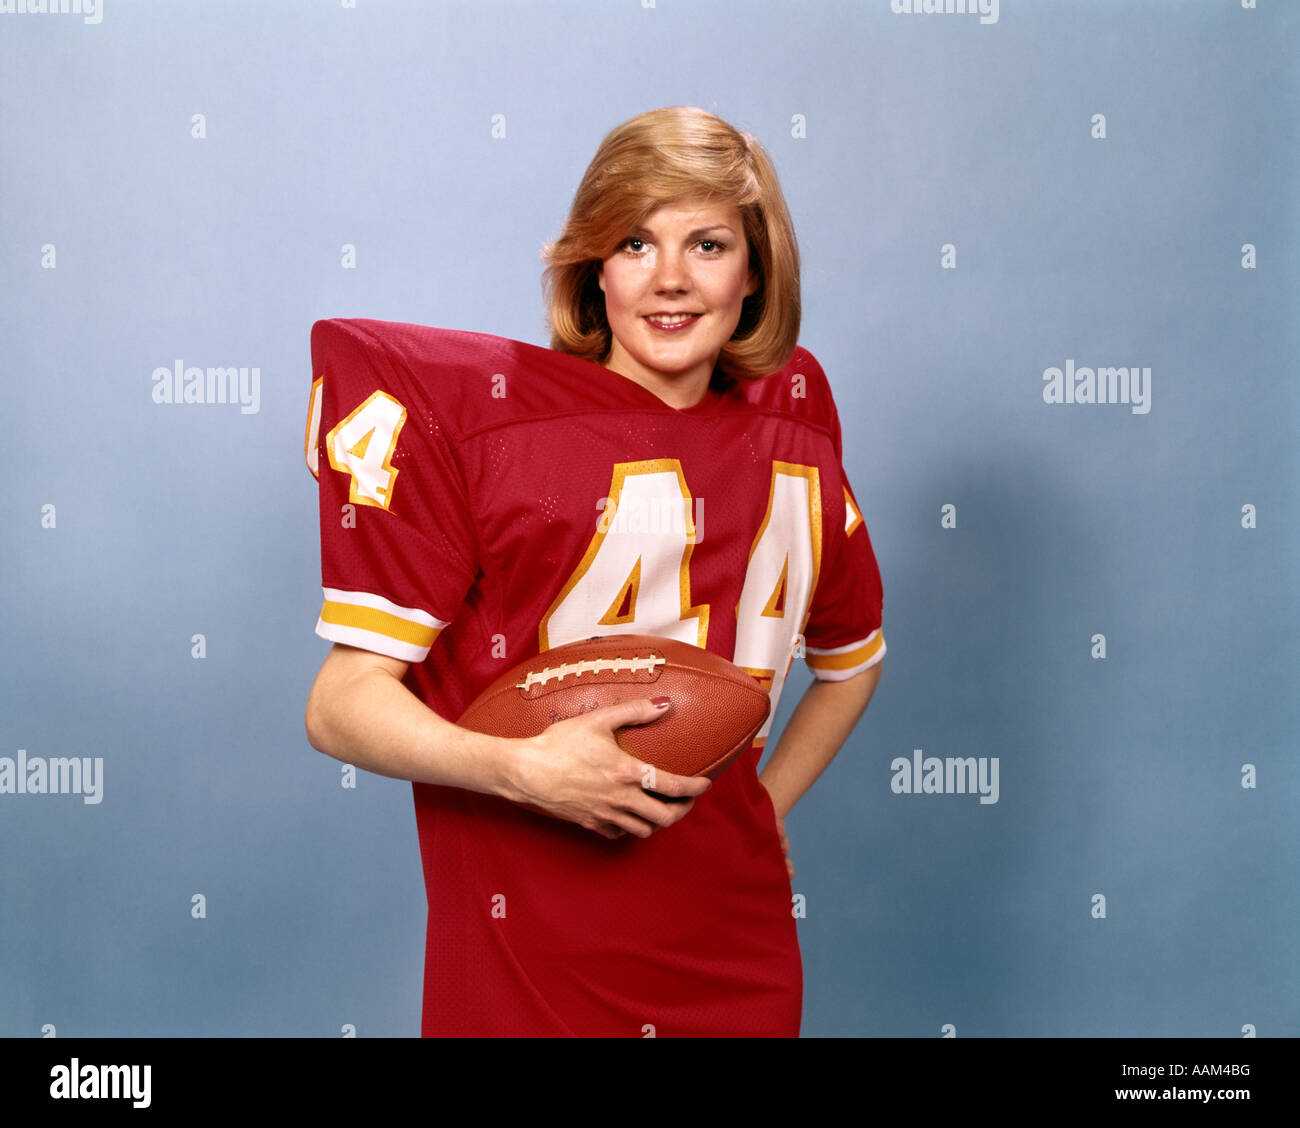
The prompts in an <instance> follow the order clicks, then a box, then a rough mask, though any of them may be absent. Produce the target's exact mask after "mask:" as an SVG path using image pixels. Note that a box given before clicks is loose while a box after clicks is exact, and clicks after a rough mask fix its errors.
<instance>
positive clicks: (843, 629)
mask: <svg viewBox="0 0 1300 1128" xmlns="http://www.w3.org/2000/svg"><path fill="white" fill-rule="evenodd" d="M823 378H824V377H823ZM824 387H825V389H826V396H827V399H828V401H829V411H830V422H831V432H832V436H833V438H834V444H835V456H836V458H837V459H838V460H839V462H840V467H839V481H838V482H837V483H836V486H835V487H833V488H835V489H837V491H838V494H839V498H840V499H842V501H843V508H842V509H841V507H840V505H838V504H831V502H830V499H829V498H824V499H823V513H824V517H825V519H826V521H827V523H828V524H830V523H832V522H833V524H834V527H831V528H824V529H823V534H824V541H825V544H826V546H827V552H826V558H825V560H824V561H823V572H822V575H821V576H820V577H819V580H818V584H817V590H816V592H815V593H814V595H813V603H812V608H811V611H810V613H809V616H808V622H807V624H806V625H805V627H804V660H805V661H806V662H807V664H808V668H809V669H810V670H811V671H812V673H813V676H814V677H817V678H820V679H821V680H823V681H845V680H847V679H848V678H851V677H853V676H854V675H856V674H860V673H862V672H863V671H864V670H866V669H868V668H870V667H871V666H874V665H875V664H876V663H877V662H879V661H880V660H881V659H882V658H884V656H885V636H884V634H883V633H882V630H881V614H882V609H883V591H882V586H881V580H880V569H879V567H878V565H877V564H876V554H875V552H874V550H873V549H872V547H871V537H870V535H869V534H868V532H867V525H866V522H865V521H864V520H863V518H862V509H861V507H860V506H859V505H858V501H857V498H856V496H855V495H854V493H853V489H852V487H851V486H850V485H849V479H848V475H847V474H846V473H845V472H844V467H843V446H842V440H841V435H840V421H839V414H838V412H837V411H836V410H835V404H834V401H833V400H831V399H830V385H829V383H826V384H825V385H824ZM841 515H842V519H841Z"/></svg>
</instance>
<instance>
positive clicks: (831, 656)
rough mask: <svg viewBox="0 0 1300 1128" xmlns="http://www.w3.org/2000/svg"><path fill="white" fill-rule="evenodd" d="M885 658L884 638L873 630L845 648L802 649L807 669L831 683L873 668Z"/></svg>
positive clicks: (877, 631) (811, 647)
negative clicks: (869, 667) (870, 667)
mask: <svg viewBox="0 0 1300 1128" xmlns="http://www.w3.org/2000/svg"><path fill="white" fill-rule="evenodd" d="M884 656H885V636H884V635H883V634H882V633H881V632H880V631H879V630H874V631H872V632H871V634H870V635H868V636H867V637H866V638H865V639H863V640H862V641H860V642H851V643H849V644H848V645H847V646H835V647H831V648H829V649H825V650H823V649H820V648H817V647H813V646H808V647H805V648H804V660H805V661H806V662H807V663H808V668H809V669H811V670H812V672H813V673H814V674H815V675H817V676H819V677H826V678H829V679H830V680H832V681H836V680H840V679H842V678H849V677H852V676H853V675H854V674H859V673H861V672H862V671H863V670H865V669H866V668H867V667H868V666H874V665H875V664H876V663H877V662H878V661H880V659H881V658H883V657H884Z"/></svg>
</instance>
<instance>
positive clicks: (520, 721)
mask: <svg viewBox="0 0 1300 1128" xmlns="http://www.w3.org/2000/svg"><path fill="white" fill-rule="evenodd" d="M641 697H668V698H671V700H672V704H673V707H672V708H671V709H670V710H669V711H668V713H667V714H666V715H665V716H663V717H661V718H659V719H658V720H656V721H653V722H651V723H649V724H644V725H629V726H626V727H624V728H621V729H619V730H618V732H617V736H616V739H617V740H618V744H619V747H621V748H622V749H623V750H624V751H625V752H627V753H629V754H630V755H632V756H635V757H636V758H637V759H639V760H642V761H644V762H645V763H647V764H652V765H654V766H655V767H656V768H661V769H663V770H664V771H668V772H672V773H674V774H676V775H685V776H697V775H703V776H708V777H709V778H710V779H716V778H717V777H718V776H719V775H720V774H721V773H722V771H723V770H724V769H725V768H726V767H727V765H728V764H730V763H731V761H732V760H734V759H735V758H736V757H737V756H739V755H740V754H741V753H742V752H744V751H745V750H746V749H747V748H748V747H749V746H750V744H751V743H752V741H753V739H754V736H755V735H756V734H757V733H758V730H759V729H760V728H762V727H763V722H764V721H766V720H767V714H768V710H769V709H770V707H771V705H770V702H769V700H768V696H767V692H766V691H765V690H764V689H763V687H762V686H761V685H760V684H759V683H758V681H757V679H755V678H754V677H753V676H751V675H750V674H747V673H745V671H744V670H742V669H740V668H739V667H738V666H734V665H732V664H731V663H730V662H728V661H727V660H726V659H725V658H720V657H719V656H718V655H716V654H711V653H709V651H707V650H701V649H700V648H699V647H698V646H691V645H690V644H689V643H685V642H677V641H675V640H673V639H668V638H658V637H656V636H653V635H608V636H603V637H597V638H589V639H586V640H585V641H583V642H573V643H569V644H568V645H567V646H558V647H556V648H554V649H553V650H547V651H544V652H543V653H541V654H538V655H536V656H534V657H532V658H529V659H528V660H527V661H525V662H520V663H519V665H517V666H515V667H514V668H513V669H511V670H509V671H507V672H506V673H504V674H502V675H501V677H499V678H498V679H497V680H496V681H495V682H493V683H492V684H491V685H490V686H488V687H487V689H485V690H484V691H483V692H482V693H481V694H480V695H479V696H478V697H477V698H476V699H475V700H474V702H473V703H472V704H471V705H470V707H469V708H468V709H467V710H466V711H465V713H464V715H463V716H462V717H461V718H460V720H459V721H457V722H456V723H457V724H458V725H460V726H461V727H462V728H467V729H471V730H472V731H474V732H482V733H487V734H489V735H491V736H505V737H530V736H536V735H538V734H539V733H541V732H543V731H545V730H546V729H547V728H549V727H550V726H551V725H552V724H554V723H555V722H556V721H563V720H567V719H569V718H570V717H576V716H578V715H579V714H582V713H589V712H591V711H592V710H593V709H599V708H601V707H602V706H605V705H613V704H616V703H617V702H620V701H629V700H633V699H636V698H641Z"/></svg>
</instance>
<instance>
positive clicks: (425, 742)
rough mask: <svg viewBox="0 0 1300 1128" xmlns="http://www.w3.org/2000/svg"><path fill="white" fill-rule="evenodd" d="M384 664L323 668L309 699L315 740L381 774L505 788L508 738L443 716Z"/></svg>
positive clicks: (311, 733)
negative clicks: (462, 725)
mask: <svg viewBox="0 0 1300 1128" xmlns="http://www.w3.org/2000/svg"><path fill="white" fill-rule="evenodd" d="M383 663H384V660H382V659H380V660H378V661H376V662H375V663H373V664H363V661H362V660H356V659H355V658H354V661H353V662H352V663H350V664H349V665H348V666H342V665H339V666H331V665H330V664H328V663H327V664H326V665H325V666H324V667H322V669H321V673H320V675H319V676H318V677H317V679H316V683H315V684H314V685H313V686H312V690H311V696H310V697H309V699H308V703H307V714H306V722H307V737H308V740H310V741H311V744H312V746H313V747H314V748H316V749H318V750H319V751H321V752H324V753H326V754H327V755H330V756H333V757H334V758H335V759H337V760H341V761H343V762H345V763H349V764H355V765H356V766H357V767H359V768H364V769H365V770H366V771H369V772H374V773H376V774H377V775H384V776H389V777H391V778H393V779H409V780H414V781H416V782H417V783H436V784H444V785H447V786H450V787H463V788H467V789H468V790H471V791H481V792H486V793H489V794H500V793H501V791H502V786H503V783H504V779H505V768H506V755H507V745H508V742H507V741H504V740H502V739H501V738H498V737H492V736H485V735H482V734H481V733H474V732H469V731H467V730H466V729H462V728H458V727H457V726H456V725H454V724H451V723H450V722H449V721H446V720H444V719H443V718H442V717H440V716H438V714H437V713H435V712H434V711H433V710H432V709H430V708H429V707H428V706H427V705H425V704H424V703H423V702H422V701H420V700H419V698H417V697H416V696H415V695H414V694H413V693H411V691H410V690H408V689H407V688H406V686H405V685H403V684H402V681H401V679H400V678H399V677H397V676H395V675H394V674H393V672H391V670H389V669H386V668H384V664H383Z"/></svg>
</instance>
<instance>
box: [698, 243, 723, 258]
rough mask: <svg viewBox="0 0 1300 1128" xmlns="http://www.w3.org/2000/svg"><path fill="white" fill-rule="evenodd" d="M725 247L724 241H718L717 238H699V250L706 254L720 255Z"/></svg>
mask: <svg viewBox="0 0 1300 1128" xmlns="http://www.w3.org/2000/svg"><path fill="white" fill-rule="evenodd" d="M726 249H727V245H726V244H725V243H719V242H718V240H717V239H701V240H700V250H702V251H703V252H704V253H705V254H706V255H720V254H722V252H723V251H725V250H726Z"/></svg>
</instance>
